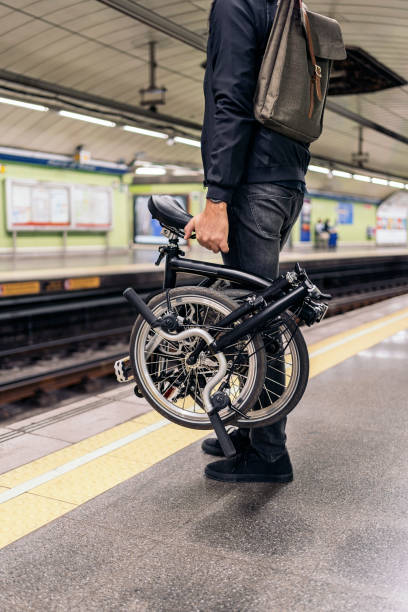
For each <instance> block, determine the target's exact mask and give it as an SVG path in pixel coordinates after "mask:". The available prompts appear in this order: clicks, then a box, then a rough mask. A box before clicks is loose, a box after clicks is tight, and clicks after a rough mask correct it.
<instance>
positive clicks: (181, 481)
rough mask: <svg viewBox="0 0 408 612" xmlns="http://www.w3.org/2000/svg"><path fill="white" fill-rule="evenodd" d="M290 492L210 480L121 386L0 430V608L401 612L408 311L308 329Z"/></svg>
mask: <svg viewBox="0 0 408 612" xmlns="http://www.w3.org/2000/svg"><path fill="white" fill-rule="evenodd" d="M305 336H306V340H307V343H308V346H309V352H310V356H311V380H310V382H309V386H308V389H307V391H306V393H305V396H304V398H303V399H302V401H301V403H300V405H298V406H297V408H296V409H295V411H294V412H293V413H292V414H291V415H290V417H289V420H288V448H289V452H290V455H291V458H292V461H293V465H294V471H295V480H294V482H293V483H290V484H287V485H271V484H227V483H220V482H216V481H210V480H206V479H205V477H204V475H203V470H204V467H205V465H206V464H207V463H208V462H209V461H211V460H212V458H211V457H208V456H206V455H204V454H203V452H202V451H201V449H200V444H201V440H202V438H203V437H204V436H205V435H208V434H209V432H203V431H193V430H189V429H185V428H181V427H178V426H177V425H174V424H171V423H169V422H167V421H166V420H165V419H163V418H162V417H161V416H160V415H158V414H156V413H155V412H153V411H152V410H151V409H150V408H149V407H148V406H147V404H146V403H145V402H144V400H142V399H138V398H136V397H135V396H134V394H133V390H132V386H131V385H129V386H127V385H125V386H118V388H117V390H113V391H109V392H107V393H104V394H100V395H97V396H95V397H93V398H90V399H87V400H84V401H82V402H75V403H72V404H69V405H66V406H63V407H62V408H59V409H57V410H55V411H49V412H47V413H45V414H41V415H36V416H33V417H31V418H27V419H25V420H20V421H18V420H15V421H12V422H10V423H7V422H6V423H4V424H3V425H2V427H1V430H0V464H1V466H2V470H3V472H4V473H3V474H1V475H0V501H2V502H3V503H2V505H1V507H0V513H1V519H0V526H1V531H2V535H1V543H0V545H1V546H2V550H1V551H0V556H1V564H0V575H1V580H2V586H1V591H0V602H1V607H2V609H4V610H13V611H24V612H25V611H26V610H79V611H87V612H88V611H93V610H95V611H100V610H107V611H108V610H109V611H113V610H115V611H116V610H126V611H128V610H132V611H133V610H134V611H149V612H150V611H166V612H167V611H171V612H173V611H174V612H184V611H191V610H196V611H200V612H201V611H203V612H204V611H208V610H211V611H213V610H214V611H221V610H226V611H232V610H234V611H239V612H241V611H242V612H244V611H248V612H249V611H251V612H259V611H261V610H262V611H263V610H265V611H273V612H275V611H279V612H281V611H285V612H286V611H291V612H292V611H294V612H298V611H299V612H300V611H308V612H309V611H315V610H319V611H333V612H335V611H336V612H338V611H339V610H341V611H343V610H353V611H354V610H358V611H359V612H377V611H378V612H391V611H394V612H397V611H398V612H401V611H403V610H408V583H407V575H408V516H407V497H408V478H407V471H406V466H407V460H408V434H407V410H406V408H407V392H408V388H407V366H406V364H407V359H408V296H407V295H405V296H399V297H396V298H393V299H390V300H387V301H384V302H382V303H380V304H375V305H371V306H368V307H365V308H362V309H359V310H356V311H352V312H349V313H347V314H346V315H342V316H337V317H332V318H330V319H327V320H326V321H323V322H322V323H321V324H320V325H317V326H315V327H314V328H311V329H310V330H305Z"/></svg>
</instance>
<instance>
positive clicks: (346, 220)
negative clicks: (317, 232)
mask: <svg viewBox="0 0 408 612" xmlns="http://www.w3.org/2000/svg"><path fill="white" fill-rule="evenodd" d="M353 219H354V204H353V203H352V202H339V203H338V204H337V222H338V223H339V224H340V225H352V224H353Z"/></svg>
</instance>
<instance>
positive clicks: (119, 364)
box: [114, 357, 134, 383]
mask: <svg viewBox="0 0 408 612" xmlns="http://www.w3.org/2000/svg"><path fill="white" fill-rule="evenodd" d="M114 368H115V376H116V380H117V381H118V382H119V383H124V382H130V381H131V380H133V379H134V376H133V370H132V366H131V363H130V357H123V359H118V361H115V365H114Z"/></svg>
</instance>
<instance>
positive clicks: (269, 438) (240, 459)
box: [185, 0, 310, 482]
mask: <svg viewBox="0 0 408 612" xmlns="http://www.w3.org/2000/svg"><path fill="white" fill-rule="evenodd" d="M276 8H277V0H214V1H213V3H212V5H211V10H210V17H209V37H208V44H207V64H206V71H205V77H204V97H205V110H204V123H203V130H202V136H201V153H202V159H203V166H204V186H206V187H208V191H207V201H206V206H205V209H204V211H203V212H202V213H200V214H198V215H196V216H195V217H194V218H193V219H192V220H191V221H190V222H189V223H188V224H187V225H186V227H185V237H186V238H189V237H190V236H191V234H192V232H193V231H195V233H196V236H197V239H198V242H199V243H200V244H201V245H202V246H204V247H206V248H208V249H210V250H212V251H213V252H214V253H218V252H219V251H221V252H222V253H223V259H224V262H225V264H227V265H228V266H231V267H235V268H237V269H239V270H242V271H245V272H250V273H254V274H258V275H260V276H264V277H267V278H270V279H273V278H276V277H277V275H278V266H279V253H280V250H281V249H282V247H283V245H284V244H285V242H286V240H287V238H288V236H289V233H290V230H291V228H292V226H293V224H294V223H295V221H296V219H297V217H298V215H299V213H300V210H301V208H302V204H303V197H304V193H305V190H306V187H305V173H306V171H307V167H308V164H309V161H310V154H309V150H308V147H307V146H306V145H303V144H301V143H299V142H296V141H295V140H292V139H291V138H288V137H286V136H283V135H282V134H278V133H277V132H274V131H272V130H270V129H268V128H266V127H265V126H264V125H262V124H261V123H258V122H257V121H256V120H255V117H254V111H253V100H254V94H255V89H256V84H257V79H258V74H259V70H260V67H261V63H262V57H263V54H264V51H265V48H266V44H267V41H268V37H269V33H270V30H271V27H272V24H273V20H274V17H275V13H276ZM268 371H269V370H268ZM279 375H280V376H283V379H284V376H285V374H284V372H279ZM276 378H277V377H276V373H275V380H276ZM276 384H281V383H279V381H277V383H276ZM271 391H272V393H273V392H274V391H273V390H272V389H271ZM285 427H286V418H284V419H281V420H280V421H279V422H277V423H275V424H273V425H270V426H268V427H262V428H257V429H253V430H251V432H249V431H248V430H246V429H236V430H234V431H233V432H232V433H230V437H231V439H232V441H233V443H234V445H235V448H236V449H237V451H238V454H237V456H236V457H234V458H233V459H223V460H220V461H217V462H215V463H210V464H209V465H208V466H207V467H206V470H205V473H206V476H207V477H209V478H214V479H216V480H222V481H227V482H242V481H245V482H289V481H290V480H292V478H293V472H292V465H291V462H290V459H289V454H288V452H287V449H286V434H285ZM202 448H203V450H204V451H205V452H206V453H208V454H210V455H215V456H221V457H222V456H223V453H222V450H221V447H220V445H219V442H218V440H217V439H215V438H210V439H206V440H205V441H204V442H203V445H202Z"/></svg>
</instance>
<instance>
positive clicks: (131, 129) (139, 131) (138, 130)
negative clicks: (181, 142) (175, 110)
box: [123, 125, 169, 138]
mask: <svg viewBox="0 0 408 612" xmlns="http://www.w3.org/2000/svg"><path fill="white" fill-rule="evenodd" d="M123 129H124V130H125V132H134V133H135V134H141V135H142V136H152V137H153V138H168V137H169V135H168V134H165V133H164V132H156V131H155V130H145V129H144V128H139V127H136V126H134V125H124V126H123Z"/></svg>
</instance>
